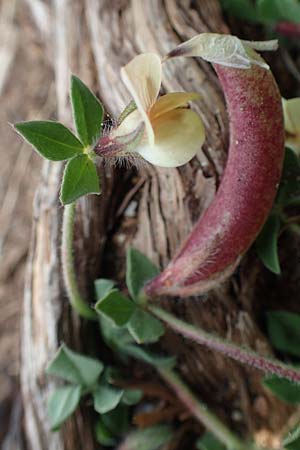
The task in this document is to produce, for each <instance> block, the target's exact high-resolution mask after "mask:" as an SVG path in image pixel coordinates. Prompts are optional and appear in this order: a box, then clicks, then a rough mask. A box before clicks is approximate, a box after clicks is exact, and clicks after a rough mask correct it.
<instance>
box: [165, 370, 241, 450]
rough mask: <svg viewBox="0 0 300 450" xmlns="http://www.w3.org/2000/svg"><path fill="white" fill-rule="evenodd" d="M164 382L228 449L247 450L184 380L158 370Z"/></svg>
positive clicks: (174, 374)
mask: <svg viewBox="0 0 300 450" xmlns="http://www.w3.org/2000/svg"><path fill="white" fill-rule="evenodd" d="M157 370H158V372H159V373H160V375H161V376H162V377H163V378H164V380H165V381H166V382H167V383H168V384H169V386H171V387H172V389H173V390H174V391H175V393H176V395H177V397H178V398H179V399H180V400H181V401H182V403H183V404H184V405H185V406H186V407H187V409H188V410H189V411H190V412H191V413H192V414H193V416H194V417H196V419H198V420H199V421H200V422H201V423H202V424H203V425H205V427H206V428H207V429H208V430H209V431H211V433H213V434H214V435H215V437H216V438H218V439H219V441H221V442H222V443H223V444H224V445H225V446H226V447H227V448H228V449H231V450H246V448H248V447H246V446H245V445H244V444H243V442H242V441H241V440H240V439H239V438H238V437H237V436H236V435H235V434H233V433H232V432H231V431H230V429H229V428H227V427H226V425H224V424H223V423H222V422H221V421H220V420H219V419H218V417H216V416H215V415H214V414H213V413H211V412H210V411H209V410H208V409H207V407H206V405H204V404H203V403H201V402H200V401H199V400H198V399H197V398H196V397H195V396H194V394H193V393H192V392H191V391H190V389H189V388H188V387H187V386H186V385H185V384H184V382H183V381H182V379H181V378H180V377H179V376H178V375H177V374H176V373H175V372H174V371H172V370H170V369H165V368H158V369H157Z"/></svg>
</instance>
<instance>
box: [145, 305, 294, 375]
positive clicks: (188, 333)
mask: <svg viewBox="0 0 300 450" xmlns="http://www.w3.org/2000/svg"><path fill="white" fill-rule="evenodd" d="M148 309H149V311H151V312H152V313H153V314H154V315H155V316H156V317H158V318H159V319H161V320H163V321H164V322H166V323H167V324H168V325H169V326H170V328H172V329H173V330H174V331H176V332H178V333H180V334H181V335H183V336H185V337H186V338H188V339H191V340H193V341H195V342H197V343H198V344H201V345H204V346H205V347H207V348H209V349H210V350H215V351H217V352H219V353H222V354H224V355H226V356H228V357H229V358H231V359H234V360H235V361H239V362H241V363H243V364H246V365H248V366H250V367H255V368H256V369H259V370H262V371H263V372H265V373H267V374H273V375H276V376H278V377H279V378H286V379H288V380H291V381H293V382H295V383H298V384H299V383H300V370H299V369H297V368H295V367H293V366H289V365H288V364H284V363H282V362H281V361H278V360H276V359H273V358H268V357H265V356H262V355H259V354H258V353H256V352H255V351H253V350H250V349H246V348H243V347H240V346H239V345H237V344H234V343H233V342H230V341H227V340H226V339H221V338H219V337H218V336H214V335H212V334H210V333H207V332H206V331H204V330H202V329H201V328H199V327H195V326H194V325H190V324H188V323H186V322H183V321H182V320H180V319H177V318H176V317H174V316H173V315H172V314H170V313H168V312H167V311H165V310H164V309H161V308H159V307H157V306H153V305H149V306H148Z"/></svg>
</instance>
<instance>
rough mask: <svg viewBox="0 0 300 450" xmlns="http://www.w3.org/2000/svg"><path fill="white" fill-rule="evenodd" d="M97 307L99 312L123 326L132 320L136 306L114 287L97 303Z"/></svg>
mask: <svg viewBox="0 0 300 450" xmlns="http://www.w3.org/2000/svg"><path fill="white" fill-rule="evenodd" d="M95 308H96V311H97V312H98V313H102V314H104V315H105V316H107V317H109V318H110V319H111V320H112V321H113V322H114V323H115V324H116V325H118V326H119V327H122V326H123V325H125V324H126V323H127V322H128V321H129V320H130V318H131V316H132V314H133V312H134V310H135V308H136V306H135V304H134V303H133V302H132V301H131V300H130V299H129V298H128V297H125V295H123V294H122V293H121V292H120V291H118V290H117V289H113V290H111V291H110V292H109V293H108V294H107V295H106V296H105V297H103V298H101V299H100V300H99V301H98V302H97V303H96V306H95Z"/></svg>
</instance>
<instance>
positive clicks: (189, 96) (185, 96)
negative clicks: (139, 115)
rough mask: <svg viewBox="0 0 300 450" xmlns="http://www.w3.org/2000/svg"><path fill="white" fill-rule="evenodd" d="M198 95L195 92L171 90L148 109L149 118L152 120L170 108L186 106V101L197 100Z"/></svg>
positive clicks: (170, 109)
mask: <svg viewBox="0 0 300 450" xmlns="http://www.w3.org/2000/svg"><path fill="white" fill-rule="evenodd" d="M199 97H200V95H199V94H197V92H171V93H170V94H166V95H163V96H162V97H160V98H159V99H158V100H157V102H156V103H155V104H154V105H153V107H152V108H151V111H150V120H151V121H152V120H154V119H156V118H157V117H159V116H161V115H162V114H165V113H167V112H168V111H172V109H176V108H180V107H182V106H186V104H187V103H188V102H191V101H192V100H197V99H198V98H199Z"/></svg>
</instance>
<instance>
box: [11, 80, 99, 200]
mask: <svg viewBox="0 0 300 450" xmlns="http://www.w3.org/2000/svg"><path fill="white" fill-rule="evenodd" d="M70 95H71V103H72V110H73V118H74V122H75V127H76V130H77V133H78V136H79V138H80V140H79V139H78V138H77V137H76V136H74V134H73V133H72V132H71V131H70V130H69V129H68V128H66V127H65V126H64V125H62V124H61V123H59V122H53V121H40V120H37V121H31V122H21V123H17V124H16V125H15V129H16V130H17V132H18V133H19V134H21V135H22V136H23V138H24V139H25V140H26V141H27V142H29V144H31V145H32V146H33V148H34V149H35V150H36V151H37V152H38V153H39V154H40V155H41V156H43V157H44V158H46V159H49V160H51V161H64V160H69V161H68V163H67V165H66V168H65V171H64V177H63V182H62V188H61V197H60V199H61V202H62V203H63V204H64V205H65V204H68V203H72V202H74V201H76V200H77V199H78V198H80V197H82V196H83V195H86V194H100V182H99V178H98V175H97V170H96V167H95V163H94V158H95V153H94V151H93V146H94V145H96V143H97V140H98V139H99V138H100V135H101V127H102V118H103V107H102V105H101V103H100V102H99V101H98V100H97V98H96V97H95V96H94V94H93V93H92V92H91V91H90V90H89V89H88V87H87V86H85V84H84V83H83V82H82V81H80V80H79V78H77V77H75V76H72V78H71V93H70Z"/></svg>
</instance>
